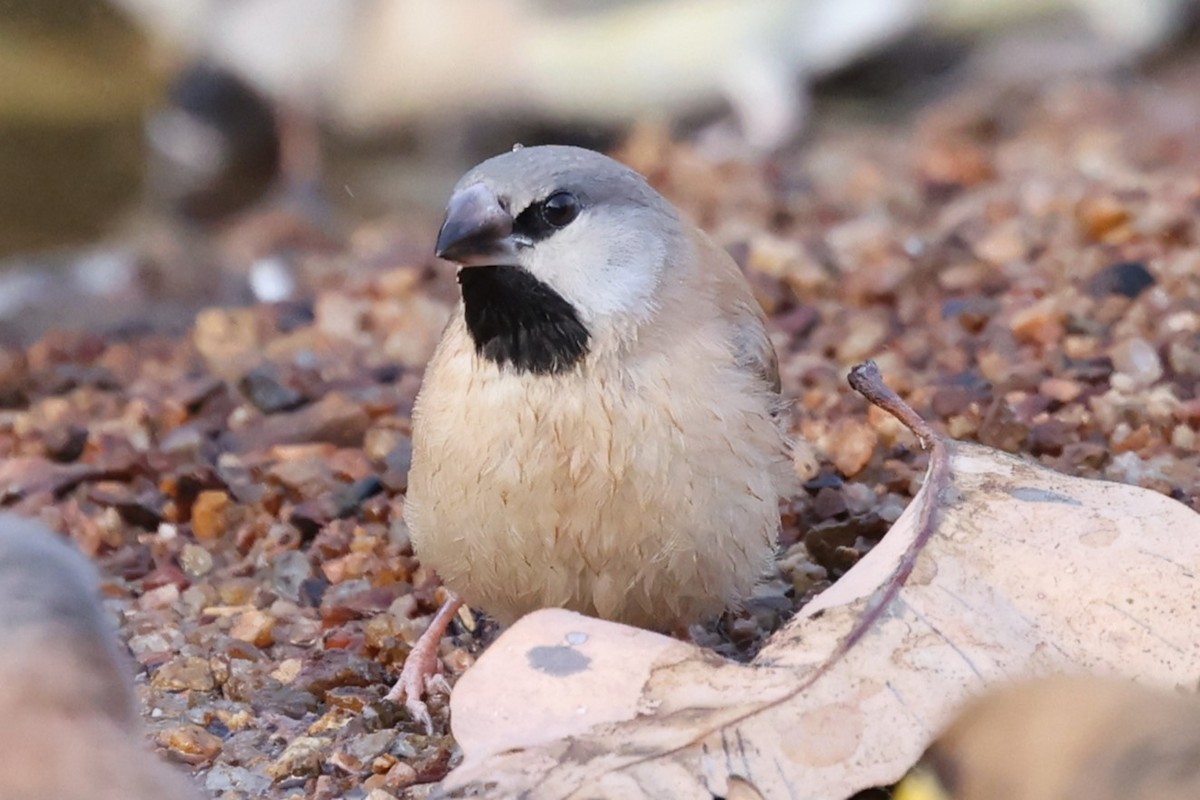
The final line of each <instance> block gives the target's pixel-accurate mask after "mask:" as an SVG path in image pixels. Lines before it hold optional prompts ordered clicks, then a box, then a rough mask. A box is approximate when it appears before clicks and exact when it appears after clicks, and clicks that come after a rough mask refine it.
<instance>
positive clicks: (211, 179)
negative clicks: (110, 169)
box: [146, 63, 280, 223]
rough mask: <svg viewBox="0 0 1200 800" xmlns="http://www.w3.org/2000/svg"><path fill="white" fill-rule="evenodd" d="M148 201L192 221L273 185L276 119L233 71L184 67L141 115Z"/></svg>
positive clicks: (246, 203) (241, 206)
mask: <svg viewBox="0 0 1200 800" xmlns="http://www.w3.org/2000/svg"><path fill="white" fill-rule="evenodd" d="M146 139H147V142H148V144H149V148H150V163H149V174H148V190H149V194H150V198H149V199H150V201H151V202H152V203H154V204H155V205H157V206H162V207H165V208H167V209H169V210H171V211H172V212H173V213H177V214H180V215H182V216H184V217H187V218H189V219H192V220H194V221H197V222H206V223H208V222H216V221H218V220H220V219H223V218H225V217H228V216H230V215H232V214H235V213H237V212H239V211H243V210H245V209H246V208H248V207H250V206H251V205H253V204H254V203H256V202H257V201H258V200H260V199H261V198H262V197H263V196H264V195H265V194H266V193H267V192H268V191H269V190H270V188H271V187H272V186H273V185H274V183H275V180H276V177H277V176H278V174H279V169H280V138H279V125H278V123H277V121H276V119H275V114H274V112H273V111H272V109H271V107H270V105H269V104H268V103H267V101H266V100H265V99H264V98H263V97H262V96H261V95H259V94H258V93H257V92H256V91H255V90H254V89H252V88H251V87H250V86H249V85H248V84H247V83H246V82H245V81H243V80H241V79H240V78H238V77H237V76H236V75H234V74H233V73H232V72H230V71H228V70H225V69H221V68H220V67H217V66H214V65H212V64H206V63H198V64H193V65H191V66H189V67H187V68H185V69H184V70H183V71H182V72H180V73H179V74H178V75H177V76H176V77H175V78H174V80H173V81H172V82H171V84H170V86H169V87H168V90H167V97H166V101H165V103H164V105H163V106H162V107H160V108H158V109H156V110H155V111H153V112H152V113H151V115H150V117H149V118H148V119H147V121H146Z"/></svg>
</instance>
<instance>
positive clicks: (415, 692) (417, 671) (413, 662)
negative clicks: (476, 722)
mask: <svg viewBox="0 0 1200 800" xmlns="http://www.w3.org/2000/svg"><path fill="white" fill-rule="evenodd" d="M462 604H463V601H462V600H461V599H460V598H459V597H458V595H455V594H450V595H449V596H448V597H447V598H446V602H445V603H443V604H442V607H441V608H439V609H438V612H437V614H435V615H434V617H433V622H431V623H429V627H428V628H426V629H425V632H424V633H422V634H421V638H419V639H417V643H416V644H414V645H413V648H412V650H409V651H408V657H407V658H406V659H404V668H403V669H402V670H400V679H399V680H398V681H396V685H395V686H393V687H392V689H391V691H389V692H388V693H387V699H388V700H391V701H392V702H394V703H400V702H403V703H404V707H405V708H407V709H408V713H409V715H411V716H412V718H413V719H415V720H419V721H420V722H421V723H422V724H423V725H424V726H425V731H426V733H428V734H430V735H432V734H433V718H432V717H431V716H429V709H428V708H427V707H426V706H425V702H424V700H423V699H422V698H424V697H425V695H426V694H428V693H432V692H441V693H443V694H449V693H450V685H449V684H448V683H446V679H445V678H443V677H442V674H441V665H440V664H439V663H438V645H439V644H440V643H441V641H442V637H443V636H445V635H446V629H447V628H448V627H450V620H452V619H454V615H455V614H457V613H458V609H459V608H461V607H462Z"/></svg>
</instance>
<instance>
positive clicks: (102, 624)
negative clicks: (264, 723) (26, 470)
mask: <svg viewBox="0 0 1200 800" xmlns="http://www.w3.org/2000/svg"><path fill="white" fill-rule="evenodd" d="M99 584H100V581H99V576H98V575H97V573H96V570H95V568H94V567H93V566H92V564H91V563H90V562H89V561H88V560H87V559H86V558H84V557H83V555H82V554H80V553H79V552H78V551H76V550H75V549H73V548H72V547H70V546H69V545H68V544H67V543H66V542H65V541H63V540H62V539H61V538H60V537H59V536H58V535H57V534H55V533H54V532H53V531H51V530H50V529H49V528H47V527H45V526H44V525H42V524H41V523H40V522H36V521H34V520H30V519H25V518H22V517H19V516H16V515H13V514H7V513H6V514H0V719H3V720H4V725H3V726H0V798H2V800H34V798H45V797H90V798H95V800H162V798H171V799H172V800H191V799H192V798H199V794H198V793H197V792H196V791H195V790H194V789H193V788H192V787H191V786H190V785H189V784H188V782H187V780H186V779H185V778H184V777H183V776H182V775H181V774H178V773H177V772H176V771H175V770H173V769H172V768H170V767H169V766H168V765H167V764H165V763H163V762H161V761H159V759H157V758H156V757H155V756H154V755H153V754H152V753H150V752H149V751H148V750H147V749H146V747H145V746H144V744H143V742H142V741H141V728H140V725H139V720H138V715H137V707H136V703H135V700H134V695H133V689H132V684H131V680H130V669H129V664H128V662H127V656H126V655H125V654H124V653H122V652H121V650H120V649H119V647H118V644H117V639H116V634H115V631H114V630H113V628H112V626H111V625H110V624H109V622H108V620H107V619H106V618H105V616H104V613H103V611H102V609H101V607H100V605H99Z"/></svg>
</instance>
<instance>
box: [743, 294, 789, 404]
mask: <svg viewBox="0 0 1200 800" xmlns="http://www.w3.org/2000/svg"><path fill="white" fill-rule="evenodd" d="M732 322H733V326H734V329H733V330H734V339H733V342H734V347H735V351H734V352H735V353H736V356H737V364H738V366H739V367H741V368H743V369H746V370H749V371H750V372H753V373H754V374H755V375H757V376H758V377H760V378H762V379H763V381H764V382H765V383H766V384H767V386H769V387H770V388H771V391H772V392H775V393H776V394H778V393H779V391H780V389H781V388H782V386H781V384H780V381H779V356H777V355H776V354H775V346H774V345H773V344H771V339H770V338H769V337H768V336H767V330H766V328H764V327H763V325H764V318H763V312H762V308H761V307H760V306H759V305H758V301H756V300H755V299H754V298H753V297H750V298H749V300H748V302H746V303H742V302H739V303H737V304H736V305H735V307H734V309H733V319H732Z"/></svg>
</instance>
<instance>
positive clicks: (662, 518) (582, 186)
mask: <svg viewBox="0 0 1200 800" xmlns="http://www.w3.org/2000/svg"><path fill="white" fill-rule="evenodd" d="M436 252H437V254H438V256H440V257H441V258H443V259H446V260H449V261H452V262H455V263H457V264H458V265H459V270H458V283H459V285H460V288H461V299H460V300H459V302H458V304H457V307H456V309H455V310H454V312H453V314H452V316H451V319H450V321H449V323H448V324H447V326H446V328H445V331H444V332H443V335H442V339H441V341H440V343H439V345H438V347H437V349H436V351H435V353H434V355H433V357H432V358H431V360H430V362H429V364H428V366H427V368H426V370H425V374H424V378H423V381H422V385H421V388H420V390H419V392H418V396H417V399H416V402H415V405H414V408H413V413H412V447H413V452H412V465H411V469H410V472H409V478H408V489H407V494H406V498H405V503H404V519H405V522H406V524H407V526H408V529H409V532H410V536H411V540H412V544H413V547H414V550H415V551H416V554H417V556H418V557H419V558H420V559H421V561H422V563H423V564H426V565H428V566H429V567H432V568H433V569H434V570H435V571H436V573H437V574H438V575H439V577H440V578H441V579H442V581H443V584H444V585H445V586H446V587H447V588H448V589H449V590H450V591H451V592H452V593H453V598H452V599H451V600H450V601H449V602H447V603H446V604H445V605H444V606H443V608H442V609H441V610H440V611H439V613H438V615H437V616H436V617H435V620H434V623H433V624H432V625H431V626H430V629H429V631H427V633H426V635H424V636H423V637H422V640H421V641H419V642H418V645H417V646H416V647H414V649H413V651H412V653H410V655H409V656H408V658H407V659H406V663H405V665H404V669H403V671H402V674H401V679H400V681H399V682H398V683H397V684H396V686H395V687H394V688H393V690H392V692H391V693H390V694H389V697H391V698H392V699H394V700H399V699H405V702H406V705H408V707H409V710H410V712H412V713H413V716H414V717H418V718H420V719H422V720H424V721H425V722H426V726H427V727H429V721H428V720H429V717H428V711H427V710H426V709H425V708H424V705H423V704H422V703H421V702H420V696H421V694H422V693H423V692H424V691H425V690H426V689H431V688H435V683H436V685H437V686H440V681H437V679H436V678H434V677H433V676H434V675H435V674H436V669H437V662H436V645H437V641H438V639H440V637H441V635H442V633H443V632H444V630H445V627H446V625H447V624H448V623H449V621H450V619H451V618H452V616H453V614H454V613H455V611H456V610H457V608H458V605H457V603H461V602H466V603H467V604H469V605H470V606H471V607H475V608H479V609H482V610H483V611H485V612H486V613H487V614H488V615H490V616H491V617H492V618H493V619H495V620H496V621H498V622H499V623H501V624H508V623H511V622H512V621H514V620H515V619H517V618H519V617H520V616H522V615H524V614H526V613H528V612H530V611H533V610H535V609H539V608H545V607H562V608H567V609H571V610H574V611H578V612H581V613H584V614H587V615H591V616H596V617H600V618H603V619H608V620H614V621H617V622H621V623H626V624H629V625H633V626H637V627H641V628H647V629H653V630H660V631H666V632H674V633H679V632H682V631H685V630H686V628H687V626H689V625H691V624H693V623H697V622H700V621H704V620H708V619H711V618H714V617H716V616H718V615H720V614H721V613H722V612H723V611H724V610H726V609H727V608H729V607H731V606H736V605H737V604H738V602H739V600H741V599H743V598H745V597H746V596H747V595H749V594H750V593H751V592H752V591H753V589H754V587H755V585H756V584H757V583H758V582H759V580H760V579H761V578H762V577H763V575H764V573H765V572H766V571H767V568H768V566H769V564H770V563H771V561H772V559H773V557H774V554H775V548H776V542H777V537H778V532H779V527H780V513H779V501H780V498H781V497H786V496H788V495H789V494H790V493H791V491H792V490H793V488H794V487H793V481H794V480H795V473H794V470H793V469H792V467H791V458H790V444H789V439H788V433H787V427H788V426H787V422H786V417H787V414H786V410H787V405H786V403H785V402H784V401H783V400H782V398H781V395H780V381H779V373H778V362H777V358H776V354H775V351H774V348H773V346H772V343H771V340H770V338H769V337H768V334H767V330H766V327H765V319H764V315H763V311H762V309H761V307H760V306H759V305H758V303H757V301H756V300H755V298H754V295H753V293H752V291H751V289H750V286H749V284H748V283H747V281H746V278H745V277H744V275H743V274H742V272H741V270H740V269H739V267H738V266H737V264H736V263H735V262H734V260H733V259H732V258H731V257H730V255H729V254H728V253H727V252H726V251H725V250H723V249H722V248H721V247H719V246H718V245H717V244H715V243H714V242H713V241H712V240H711V239H709V237H708V236H706V235H705V234H704V233H703V232H701V231H700V230H699V229H698V228H696V227H695V226H694V225H693V224H691V223H690V222H689V221H687V220H685V219H684V218H683V217H682V216H681V214H680V212H679V211H678V210H677V209H676V208H675V207H674V206H673V205H672V204H671V203H670V202H668V201H667V200H666V199H665V198H664V197H662V196H661V195H660V194H659V193H658V192H657V191H655V190H654V189H653V188H652V187H651V186H650V185H649V183H647V181H646V180H645V179H644V178H643V177H642V176H641V175H640V174H638V173H637V172H635V171H634V170H633V169H631V168H629V167H627V166H625V165H623V164H621V163H619V162H618V161H616V160H614V159H611V158H609V157H608V156H605V155H602V154H600V153H598V152H595V151H592V150H587V149H583V148H578V147H570V146H563V145H545V146H537V147H524V148H522V147H517V148H514V149H513V150H512V151H511V152H505V153H502V154H500V155H498V156H495V157H493V158H490V159H488V160H486V161H484V162H483V163H481V164H479V165H478V166H476V167H475V168H473V169H471V170H470V171H469V172H468V173H467V174H466V175H465V176H464V177H463V178H462V179H461V180H460V181H459V182H458V184H457V186H456V187H455V188H454V190H453V192H452V195H451V198H450V201H449V204H448V207H447V211H446V216H445V221H444V223H443V224H442V227H441V230H440V232H439V234H438V239H437V246H436ZM443 688H444V687H443Z"/></svg>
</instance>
